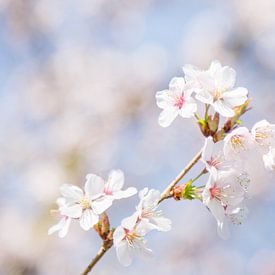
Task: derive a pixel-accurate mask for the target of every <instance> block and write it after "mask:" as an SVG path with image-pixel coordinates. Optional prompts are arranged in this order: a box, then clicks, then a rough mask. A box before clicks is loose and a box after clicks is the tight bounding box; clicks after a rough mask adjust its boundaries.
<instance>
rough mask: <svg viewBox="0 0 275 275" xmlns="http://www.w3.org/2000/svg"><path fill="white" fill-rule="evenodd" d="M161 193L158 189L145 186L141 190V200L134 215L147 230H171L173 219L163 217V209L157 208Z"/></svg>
mask: <svg viewBox="0 0 275 275" xmlns="http://www.w3.org/2000/svg"><path fill="white" fill-rule="evenodd" d="M160 197H161V194H160V192H159V191H158V190H155V189H151V190H149V189H148V188H144V189H143V190H141V191H140V192H139V198H140V202H139V204H138V206H137V211H136V213H135V214H134V215H136V217H137V221H139V222H140V223H142V228H143V230H145V232H148V231H150V230H153V229H156V230H158V231H169V230H170V229H171V221H170V220H169V219H167V218H165V217H163V214H162V211H161V210H157V208H158V202H159V200H160Z"/></svg>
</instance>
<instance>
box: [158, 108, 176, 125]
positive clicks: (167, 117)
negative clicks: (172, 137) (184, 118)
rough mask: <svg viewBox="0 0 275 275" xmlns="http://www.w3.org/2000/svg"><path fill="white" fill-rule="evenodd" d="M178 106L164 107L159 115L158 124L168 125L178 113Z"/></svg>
mask: <svg viewBox="0 0 275 275" xmlns="http://www.w3.org/2000/svg"><path fill="white" fill-rule="evenodd" d="M178 113H179V112H178V108H175V107H169V108H166V109H164V110H163V111H162V112H161V113H160V115H159V125H160V126H162V127H168V126H169V125H170V124H171V123H172V122H173V121H174V119H175V118H176V117H177V115H178Z"/></svg>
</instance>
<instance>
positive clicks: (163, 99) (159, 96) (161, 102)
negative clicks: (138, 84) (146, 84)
mask: <svg viewBox="0 0 275 275" xmlns="http://www.w3.org/2000/svg"><path fill="white" fill-rule="evenodd" d="M156 101H157V106H158V107H159V108H161V109H166V108H169V107H171V106H172V105H173V100H172V97H171V95H170V91H169V90H164V91H159V92H157V93H156Z"/></svg>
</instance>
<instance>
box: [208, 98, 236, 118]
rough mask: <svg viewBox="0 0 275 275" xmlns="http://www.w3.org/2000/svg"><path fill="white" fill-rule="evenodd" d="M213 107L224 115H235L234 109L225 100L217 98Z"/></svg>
mask: <svg viewBox="0 0 275 275" xmlns="http://www.w3.org/2000/svg"><path fill="white" fill-rule="evenodd" d="M213 107H214V109H215V111H216V112H218V113H219V114H220V115H222V116H224V117H233V116H234V115H235V112H234V110H232V109H231V108H230V107H229V106H228V105H227V104H225V102H223V101H221V100H217V101H216V102H214V103H213Z"/></svg>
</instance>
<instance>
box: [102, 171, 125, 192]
mask: <svg viewBox="0 0 275 275" xmlns="http://www.w3.org/2000/svg"><path fill="white" fill-rule="evenodd" d="M123 185H124V174H123V172H122V171H121V170H112V171H111V172H110V174H109V178H108V181H107V183H106V188H107V189H108V190H109V191H112V192H116V191H120V190H121V188H122V187H123Z"/></svg>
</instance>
